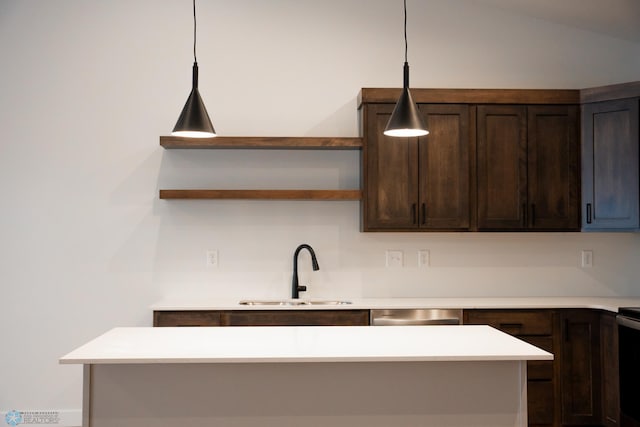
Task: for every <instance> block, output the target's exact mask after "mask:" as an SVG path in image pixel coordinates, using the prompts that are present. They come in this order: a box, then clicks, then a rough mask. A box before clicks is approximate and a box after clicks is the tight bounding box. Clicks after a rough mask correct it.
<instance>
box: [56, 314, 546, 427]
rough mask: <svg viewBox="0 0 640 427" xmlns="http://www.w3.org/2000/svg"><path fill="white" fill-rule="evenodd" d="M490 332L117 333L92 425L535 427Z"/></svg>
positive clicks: (89, 405)
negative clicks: (532, 426)
mask: <svg viewBox="0 0 640 427" xmlns="http://www.w3.org/2000/svg"><path fill="white" fill-rule="evenodd" d="M552 358H553V355H551V354H550V353H548V352H546V351H543V350H541V349H539V348H537V347H534V346H532V345H530V344H527V343H525V342H523V341H521V340H518V339H516V338H513V337H511V336H509V335H507V334H504V333H502V332H500V331H498V330H496V329H493V328H491V327H488V326H471V325H470V326H398V327H395V326H391V327H381V328H375V327H359V326H353V327H351V326H349V327H227V328H115V329H113V330H111V331H109V332H107V333H105V334H104V335H102V336H100V337H98V338H96V339H94V340H93V341H90V342H89V343H87V344H85V345H83V346H81V347H80V348H78V349H76V350H74V351H72V352H71V353H69V354H67V355H66V356H64V357H62V358H61V359H60V362H61V363H64V364H82V365H84V396H83V427H112V426H114V427H115V426H118V427H129V426H137V427H146V426H159V427H168V426H175V425H189V426H197V427H199V426H211V425H215V426H233V427H249V426H262V427H265V426H266V427H270V426H326V425H331V426H345V427H346V426H350V427H352V426H372V427H378V426H380V427H382V426H391V425H393V426H399V427H402V426H417V425H420V426H428V425H434V426H435V425H437V426H494V427H496V426H526V425H527V404H526V402H527V400H526V361H527V360H551V359H552Z"/></svg>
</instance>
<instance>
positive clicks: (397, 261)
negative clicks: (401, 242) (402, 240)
mask: <svg viewBox="0 0 640 427" xmlns="http://www.w3.org/2000/svg"><path fill="white" fill-rule="evenodd" d="M385 254H386V259H387V264H386V265H387V267H402V266H403V264H404V262H403V261H404V253H403V252H402V251H397V250H390V249H387V251H386V253H385Z"/></svg>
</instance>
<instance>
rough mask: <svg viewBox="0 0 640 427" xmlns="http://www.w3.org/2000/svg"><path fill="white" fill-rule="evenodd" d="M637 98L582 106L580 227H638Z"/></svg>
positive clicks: (589, 228)
mask: <svg viewBox="0 0 640 427" xmlns="http://www.w3.org/2000/svg"><path fill="white" fill-rule="evenodd" d="M638 120H639V118H638V99H637V98H633V99H624V100H619V101H608V102H598V103H594V104H585V105H584V106H583V107H582V228H583V229H585V230H592V229H637V228H638V227H639V225H640V224H639V205H638V202H639V200H638V198H639V190H640V188H639V183H638V143H639V141H640V138H639V134H638Z"/></svg>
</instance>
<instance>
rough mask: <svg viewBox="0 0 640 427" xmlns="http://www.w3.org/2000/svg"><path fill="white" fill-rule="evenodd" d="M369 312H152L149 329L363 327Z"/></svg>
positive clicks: (367, 322) (367, 320) (366, 322)
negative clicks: (177, 327)
mask: <svg viewBox="0 0 640 427" xmlns="http://www.w3.org/2000/svg"><path fill="white" fill-rule="evenodd" d="M368 324H369V310H306V309H305V310H220V311H213V310H185V311H154V312H153V326H366V325H368Z"/></svg>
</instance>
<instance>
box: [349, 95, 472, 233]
mask: <svg viewBox="0 0 640 427" xmlns="http://www.w3.org/2000/svg"><path fill="white" fill-rule="evenodd" d="M419 107H420V111H421V113H422V115H423V117H424V121H425V124H426V126H427V129H428V130H429V135H427V136H425V137H420V138H395V137H388V136H385V135H384V134H383V131H384V128H385V126H386V124H387V121H388V120H389V117H390V116H391V112H392V111H393V108H394V104H391V103H380V104H377V103H376V104H368V105H366V106H364V111H363V114H364V129H365V130H364V132H365V141H366V143H365V144H364V146H363V163H362V178H363V184H364V191H363V209H362V229H363V230H364V231H402V230H415V231H418V230H421V231H425V230H438V231H442V230H468V229H469V227H470V215H469V212H470V210H469V195H470V185H469V174H470V154H471V153H470V139H469V132H470V131H469V106H467V105H461V104H433V105H431V104H421V105H419Z"/></svg>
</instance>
